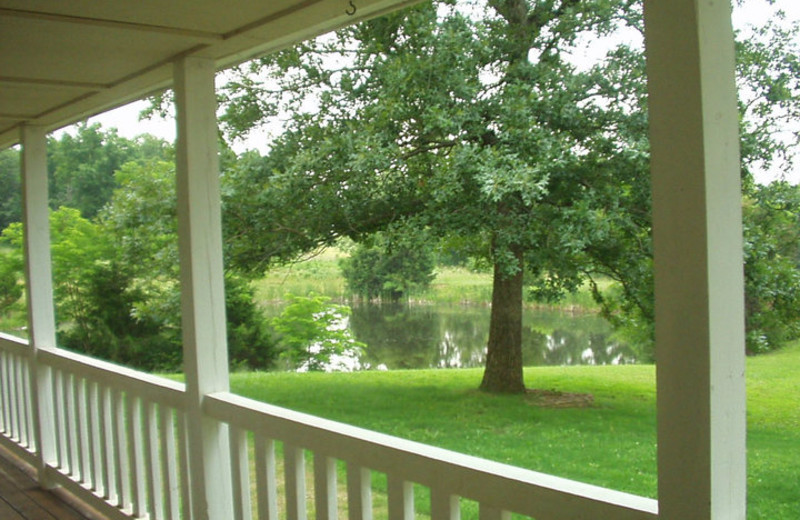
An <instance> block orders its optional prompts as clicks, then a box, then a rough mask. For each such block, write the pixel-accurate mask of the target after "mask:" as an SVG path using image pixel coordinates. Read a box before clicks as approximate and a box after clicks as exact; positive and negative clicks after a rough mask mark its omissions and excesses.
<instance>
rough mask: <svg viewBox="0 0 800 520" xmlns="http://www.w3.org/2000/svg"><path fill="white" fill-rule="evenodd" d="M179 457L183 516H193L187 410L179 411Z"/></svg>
mask: <svg viewBox="0 0 800 520" xmlns="http://www.w3.org/2000/svg"><path fill="white" fill-rule="evenodd" d="M177 421H178V439H177V441H176V442H177V443H178V457H179V459H180V460H179V464H180V487H181V518H191V517H192V482H191V475H190V473H189V436H188V435H187V432H186V412H184V411H183V410H180V411H178V413H177Z"/></svg>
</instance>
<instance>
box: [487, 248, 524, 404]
mask: <svg viewBox="0 0 800 520" xmlns="http://www.w3.org/2000/svg"><path fill="white" fill-rule="evenodd" d="M514 256H515V257H516V259H517V263H518V265H519V271H518V272H517V274H515V275H514V276H511V277H509V276H506V275H504V274H503V273H502V272H501V270H500V269H499V267H498V265H497V263H495V265H494V283H493V286H492V314H491V318H490V322H489V345H488V349H487V352H486V368H485V370H484V372H483V381H481V386H480V389H481V390H483V391H485V392H495V393H506V394H520V393H523V392H525V383H524V381H523V376H522V272H523V267H524V265H523V259H522V250H521V248H519V247H517V248H515V249H514Z"/></svg>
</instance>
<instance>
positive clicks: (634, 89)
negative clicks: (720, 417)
mask: <svg viewBox="0 0 800 520" xmlns="http://www.w3.org/2000/svg"><path fill="white" fill-rule="evenodd" d="M625 27H628V28H633V29H636V30H639V31H641V29H642V12H641V5H640V3H639V2H630V1H626V0H613V1H608V0H602V1H600V0H598V1H587V2H579V3H572V2H524V1H521V0H510V1H508V2H488V3H487V4H483V3H478V4H475V5H474V6H472V8H471V9H469V10H466V9H460V8H459V7H458V6H457V5H453V4H452V3H450V2H439V3H436V4H435V5H429V4H423V5H419V6H416V7H413V8H410V9H407V10H404V11H402V12H397V13H393V14H390V15H387V16H385V17H382V18H379V19H375V20H372V21H369V22H365V23H362V24H360V25H357V26H354V27H350V28H347V29H344V30H342V31H339V32H338V33H336V34H335V35H330V36H327V37H325V38H320V39H318V40H316V41H312V42H305V43H303V44H300V45H298V46H296V47H294V48H291V49H287V50H286V51H283V52H281V53H276V54H274V55H272V56H269V57H266V58H263V59H260V60H257V61H254V62H251V63H249V64H247V65H245V66H242V67H241V68H240V69H239V74H237V75H235V76H234V77H233V79H232V80H231V81H230V82H229V83H228V84H227V85H226V86H225V87H224V89H223V93H224V96H225V98H224V100H223V102H224V106H225V108H226V113H225V115H224V117H223V123H224V126H225V129H226V131H227V132H228V135H230V136H232V137H237V136H240V135H242V134H244V133H246V132H247V131H248V130H249V129H250V128H252V127H254V126H258V125H260V124H264V123H266V122H267V121H268V120H269V119H270V118H271V117H273V116H274V115H275V114H278V113H285V112H289V113H292V114H293V116H292V117H291V118H290V120H289V122H288V124H287V127H286V131H285V132H284V133H283V134H282V135H281V136H279V137H278V138H277V139H276V140H275V142H274V143H272V148H271V152H270V154H269V156H268V157H266V158H254V157H251V158H249V159H248V161H249V163H248V164H245V163H243V164H241V165H240V166H239V168H238V171H237V173H236V176H237V179H236V182H235V183H234V184H233V186H238V188H236V189H237V190H238V192H239V193H242V194H245V193H246V194H247V195H246V196H245V195H242V196H240V197H238V200H245V199H247V200H245V202H244V203H243V204H241V205H237V206H236V207H235V208H232V211H233V213H234V214H235V217H234V218H233V219H231V222H234V223H235V224H234V228H233V230H232V233H230V236H231V237H232V238H233V240H232V245H231V250H232V256H231V258H232V259H233V260H234V261H235V262H236V263H237V264H239V265H242V266H247V267H249V268H252V269H255V270H262V269H264V268H265V267H267V266H269V265H272V264H273V263H275V262H282V261H287V260H291V259H293V258H294V257H296V256H297V255H298V254H300V253H302V252H304V251H309V250H312V249H314V248H317V247H319V246H323V245H328V244H332V243H334V242H335V241H336V240H337V239H338V237H341V236H348V237H351V238H353V239H354V240H356V241H360V240H362V239H363V237H364V236H365V235H369V234H371V233H374V232H376V231H380V230H384V229H387V228H388V227H389V226H391V225H392V223H394V222H397V221H400V220H403V219H406V218H409V217H413V219H414V221H415V222H417V223H419V225H420V226H421V227H424V228H425V229H430V230H433V232H434V233H435V234H437V235H439V236H447V237H458V239H456V240H455V241H453V240H452V239H451V242H453V243H459V242H460V245H461V246H463V248H464V249H463V250H468V251H469V254H470V255H473V256H478V257H481V258H482V259H483V261H484V262H485V263H488V264H490V265H494V267H495V268H496V269H497V270H498V272H499V273H500V274H502V275H503V276H504V277H510V276H512V275H513V274H514V273H516V272H517V271H518V270H519V269H525V270H526V277H525V280H526V282H527V283H528V284H529V285H530V287H531V290H530V294H531V295H532V296H533V297H534V298H535V299H537V300H539V301H546V302H553V301H557V300H559V299H560V298H563V296H564V295H565V294H568V293H570V292H573V291H576V290H578V289H579V288H580V287H583V286H585V284H586V283H587V281H588V282H589V283H590V285H591V284H592V283H594V284H595V291H594V296H595V299H596V301H597V303H598V304H599V305H600V306H601V307H602V308H603V310H604V312H605V314H606V316H607V317H608V318H609V319H611V320H612V321H614V322H615V323H616V324H617V325H618V327H619V328H620V330H622V331H623V332H625V333H626V334H628V335H629V336H630V337H634V338H636V339H637V340H639V341H640V343H641V346H642V349H643V350H644V351H647V350H650V349H651V348H652V322H653V319H654V312H653V280H652V278H653V275H652V243H651V237H650V228H651V201H650V186H649V175H648V171H649V145H648V136H647V102H646V99H647V91H646V78H645V67H644V56H643V53H642V51H641V49H642V45H641V42H639V41H635V38H634V39H632V40H631V41H630V42H623V43H620V44H618V45H617V46H616V47H613V46H612V48H611V49H610V50H609V52H608V53H607V55H606V56H605V57H604V58H603V59H602V60H601V61H599V62H597V63H595V64H593V65H589V66H580V67H579V66H577V65H575V64H574V63H573V62H572V61H571V59H570V58H571V56H570V55H571V54H572V53H573V52H575V51H577V50H578V49H579V48H582V47H585V46H587V45H593V43H592V42H593V41H595V40H594V39H595V38H601V37H603V36H605V35H609V34H614V32H615V31H617V30H618V29H623V28H625ZM797 31H798V28H797V27H788V26H786V24H782V23H781V21H780V16H777V17H774V18H772V19H771V21H770V22H769V23H768V24H767V25H765V26H764V27H761V28H755V29H752V30H748V31H744V32H743V33H741V34H740V35H738V36H739V41H738V43H737V50H738V59H739V64H738V68H737V71H738V75H739V81H740V84H741V89H740V97H741V104H740V106H741V114H742V160H743V177H744V180H745V184H746V185H749V184H752V181H751V180H750V178H749V177H748V175H749V173H750V172H751V171H752V170H753V168H754V167H756V166H757V165H759V164H760V165H769V164H772V163H776V162H780V161H783V160H785V159H787V158H788V157H789V153H790V151H791V149H792V148H793V147H794V146H796V144H795V143H794V141H796V139H795V140H794V141H793V140H792V139H788V140H787V139H784V138H783V137H781V135H782V134H781V132H782V131H783V129H784V128H785V127H786V125H785V124H784V123H785V122H786V121H788V120H793V119H796V118H797V116H798V114H800V80H798V78H800V75H798V74H797V71H798V61H797V56H798V55H800V52H798V46H797V42H798V41H800V40H798V38H797V34H798V33H797ZM634 33H636V31H634ZM443 71H446V73H443ZM784 135H785V134H784ZM784 164H785V165H786V166H785V167H787V168H788V167H790V166H791V163H790V162H789V161H786V162H785V163H784ZM254 187H257V193H256V195H254V196H253V195H252V193H253V190H254ZM751 244H752V245H753V246H754V247H759V246H758V242H757V241H751ZM515 251H517V252H520V254H515V253H514V252H515ZM762 256H763V255H762ZM456 258H457V257H456ZM373 261H374V260H373ZM748 265H749V266H752V265H753V261H752V259H750V260H749V261H748ZM748 268H751V267H748ZM786 269H788V267H787V268H783V267H775V266H773V267H771V268H770V270H771V271H773V272H772V273H771V274H770V273H767V272H763V273H761V274H758V275H756V274H755V273H754V274H753V275H752V276H751V275H748V279H749V280H750V281H751V282H752V283H755V284H756V285H758V284H761V283H765V284H767V285H770V284H773V286H774V283H775V282H776V281H777V279H778V278H780V276H778V275H777V274H776V272H782V273H784V274H785V275H788V274H789V272H788V271H787V270H786ZM781 276H783V275H781ZM782 279H783V280H784V282H787V281H789V279H788V278H786V277H785V276H784V277H783V278H782ZM600 280H611V281H613V282H615V283H614V284H612V285H610V286H609V287H610V289H606V288H604V287H602V284H599V283H598V282H599V281H600ZM759 291H762V290H761V289H758V290H756V291H755V292H759ZM771 291H772V289H767V288H766V287H764V288H763V291H762V292H763V293H764V294H766V293H769V292H771ZM749 292H750V293H751V294H755V292H754V289H752V288H751V289H749ZM773 292H774V291H773ZM782 298H784V300H785V299H786V298H785V297H782ZM758 299H759V300H760V301H765V300H764V295H762V296H759V297H758ZM520 303H521V302H520ZM748 309H750V310H756V311H757V312H763V311H765V310H767V309H770V310H771V309H774V301H773V303H769V304H767V305H758V306H753V305H750V306H749V307H748ZM757 309H760V310H757ZM754 318H755V317H754V316H751V317H749V318H748V323H749V324H751V325H754V326H755V329H754V330H759V331H761V330H764V327H768V328H771V329H774V328H775V324H772V325H767V322H770V323H772V322H773V321H775V322H776V323H777V322H778V321H781V320H785V319H787V318H788V315H786V314H784V315H780V314H775V313H772V312H771V313H770V315H769V316H767V315H764V316H762V317H761V318H756V319H754ZM762 318H763V319H762ZM754 334H755V336H759V337H761V336H763V333H762V332H756V333H754ZM752 336H753V334H751V337H752ZM773 336H774V339H775V340H777V338H778V337H779V336H781V337H790V336H789V335H786V334H782V333H781V334H777V335H775V334H773ZM770 341H773V340H770ZM490 348H491V347H490Z"/></svg>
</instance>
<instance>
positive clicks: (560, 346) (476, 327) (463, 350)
mask: <svg viewBox="0 0 800 520" xmlns="http://www.w3.org/2000/svg"><path fill="white" fill-rule="evenodd" d="M281 310H282V309H281V308H280V307H279V306H275V307H272V308H270V309H268V310H267V312H268V313H269V314H274V315H277V314H279V313H280V311H281ZM352 311H353V312H352V314H351V315H350V317H349V320H348V323H347V325H348V326H349V327H350V330H351V331H352V333H353V336H354V337H355V338H356V339H357V340H358V341H361V342H363V343H366V345H367V348H366V349H365V351H364V352H363V354H361V355H360V356H359V357H358V358H355V357H353V356H345V357H346V358H347V359H337V362H338V363H340V364H341V365H343V366H344V367H346V368H338V370H342V369H344V370H346V371H350V370H363V369H370V368H371V369H379V370H386V369H388V370H397V369H412V368H468V367H481V366H483V365H484V363H485V361H486V341H487V339H488V337H489V313H490V309H489V307H482V306H458V305H454V306H446V305H445V306H442V305H438V306H437V305H406V304H382V305H377V304H358V305H354V306H353V307H352ZM522 322H523V330H522V360H523V363H524V364H525V366H541V365H608V364H626V363H635V362H636V358H635V356H634V353H633V352H632V350H631V349H630V348H629V347H628V346H627V345H625V344H622V343H620V342H618V341H616V340H614V339H612V337H611V332H612V331H611V327H610V326H609V324H608V323H607V322H606V321H605V320H603V319H602V318H600V317H599V316H595V315H591V314H588V315H581V314H577V315H576V314H571V313H560V312H555V311H548V310H539V309H525V310H524V311H523V317H522ZM331 370H337V369H336V368H334V367H331Z"/></svg>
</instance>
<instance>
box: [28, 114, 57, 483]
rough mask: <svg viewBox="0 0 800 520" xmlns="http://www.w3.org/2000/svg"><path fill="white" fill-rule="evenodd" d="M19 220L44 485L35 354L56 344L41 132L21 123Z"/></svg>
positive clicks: (42, 382) (48, 421) (47, 438)
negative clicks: (20, 223)
mask: <svg viewBox="0 0 800 520" xmlns="http://www.w3.org/2000/svg"><path fill="white" fill-rule="evenodd" d="M21 141H22V222H23V229H24V233H25V239H24V242H25V246H24V249H25V251H24V254H25V290H26V298H27V301H28V337H29V338H30V346H31V348H32V349H33V354H34V355H33V361H32V363H31V365H30V381H31V402H32V405H33V407H34V409H33V414H32V415H33V428H34V436H35V442H36V447H37V449H36V453H37V468H36V469H37V473H38V480H39V484H40V485H41V486H42V487H50V486H51V483H50V482H48V479H47V475H46V470H45V467H46V465H47V464H49V463H53V462H55V438H54V436H53V432H54V424H53V388H52V379H51V374H50V367H47V366H44V365H43V366H38V364H37V362H36V358H37V356H36V353H37V352H38V351H40V350H52V349H55V348H56V321H55V312H54V307H53V274H52V265H51V262H50V212H49V209H48V204H47V133H46V132H45V130H44V128H41V127H36V126H24V127H23V128H22V135H21Z"/></svg>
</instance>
